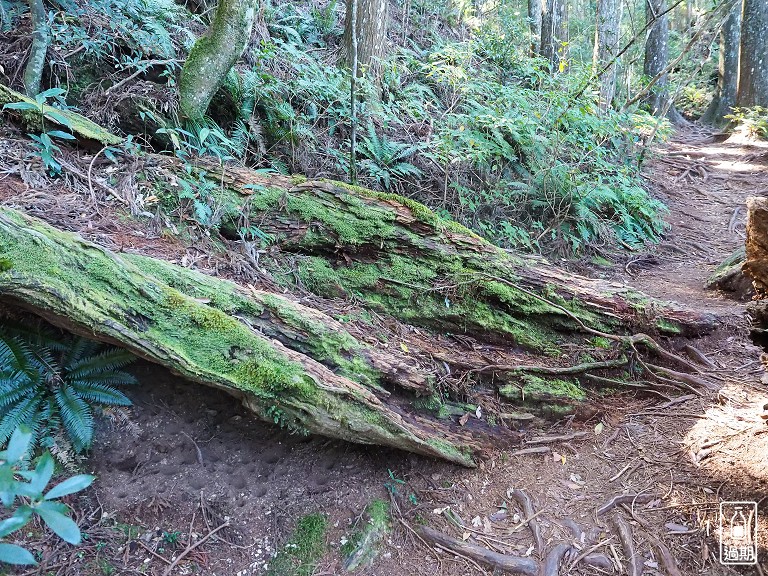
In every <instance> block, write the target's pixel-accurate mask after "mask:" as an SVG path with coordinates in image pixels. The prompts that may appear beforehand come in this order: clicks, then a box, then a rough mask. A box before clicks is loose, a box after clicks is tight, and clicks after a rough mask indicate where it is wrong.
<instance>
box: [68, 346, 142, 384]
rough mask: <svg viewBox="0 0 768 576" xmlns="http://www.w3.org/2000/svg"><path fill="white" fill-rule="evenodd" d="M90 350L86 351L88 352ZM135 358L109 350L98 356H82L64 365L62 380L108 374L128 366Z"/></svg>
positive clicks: (117, 350) (117, 349) (120, 350)
mask: <svg viewBox="0 0 768 576" xmlns="http://www.w3.org/2000/svg"><path fill="white" fill-rule="evenodd" d="M90 351H91V350H88V352H90ZM134 360H136V357H135V356H134V355H133V354H131V353H130V352H128V351H126V350H122V349H120V348H111V349H108V350H104V351H102V352H99V353H98V354H93V353H91V354H89V355H83V356H81V357H80V358H77V359H76V360H75V361H74V362H72V363H69V364H64V366H63V368H64V371H65V375H64V378H65V379H67V380H76V379H78V378H83V377H85V376H93V375H96V374H102V373H108V372H112V371H115V370H119V369H120V368H124V367H125V366H128V364H130V363H131V362H133V361H134Z"/></svg>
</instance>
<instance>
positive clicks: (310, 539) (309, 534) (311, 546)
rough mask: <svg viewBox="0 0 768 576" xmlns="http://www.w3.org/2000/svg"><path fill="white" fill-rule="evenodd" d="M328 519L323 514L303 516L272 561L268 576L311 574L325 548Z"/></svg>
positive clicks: (303, 575)
mask: <svg viewBox="0 0 768 576" xmlns="http://www.w3.org/2000/svg"><path fill="white" fill-rule="evenodd" d="M327 528H328V521H327V519H326V518H325V516H323V515H322V514H309V515H307V516H304V517H303V518H301V519H300V520H299V522H298V524H296V529H295V530H294V532H293V534H292V535H291V537H290V539H289V540H288V542H287V543H286V544H285V546H283V548H282V549H281V550H280V551H279V552H278V553H277V556H275V558H274V559H273V560H272V562H270V564H269V569H268V570H267V576H311V575H312V574H313V573H314V571H315V567H316V566H317V563H318V562H319V560H320V558H321V557H322V555H323V550H324V549H325V532H326V530H327Z"/></svg>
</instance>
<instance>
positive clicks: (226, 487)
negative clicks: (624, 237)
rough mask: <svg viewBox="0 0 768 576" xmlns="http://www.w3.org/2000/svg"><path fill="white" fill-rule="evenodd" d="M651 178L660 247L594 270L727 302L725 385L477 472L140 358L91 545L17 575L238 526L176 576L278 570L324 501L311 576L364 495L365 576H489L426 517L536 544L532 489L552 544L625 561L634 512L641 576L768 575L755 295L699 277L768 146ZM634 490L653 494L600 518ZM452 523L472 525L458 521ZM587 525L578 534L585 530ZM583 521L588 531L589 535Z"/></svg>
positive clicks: (681, 164)
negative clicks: (337, 433)
mask: <svg viewBox="0 0 768 576" xmlns="http://www.w3.org/2000/svg"><path fill="white" fill-rule="evenodd" d="M646 176H647V179H648V183H649V186H650V187H651V188H652V190H653V191H654V193H655V195H656V196H658V197H659V198H661V199H662V200H664V201H665V202H666V203H667V205H668V206H669V210H670V212H669V214H668V217H667V220H668V222H669V224H670V231H669V232H668V234H666V236H665V239H664V242H663V243H662V244H660V245H659V246H658V247H653V248H650V249H648V250H647V251H644V252H642V253H634V254H630V255H626V254H625V255H624V256H621V257H618V256H616V255H615V254H612V257H613V259H614V260H615V261H617V263H616V264H615V265H613V266H599V267H598V266H596V265H594V264H592V263H590V264H587V265H586V266H588V267H589V269H590V272H591V273H592V274H597V275H602V276H604V277H606V278H610V279H611V280H615V281H617V282H622V283H628V284H630V285H632V286H634V287H636V288H638V289H640V290H643V291H645V292H647V293H648V294H649V295H651V296H655V297H657V298H660V299H663V300H675V301H678V302H680V303H682V304H685V305H687V306H690V307H692V308H696V309H702V310H710V311H713V312H715V313H717V314H718V315H719V316H720V318H721V319H723V320H724V324H725V327H724V328H723V329H721V330H719V331H718V332H717V333H716V334H715V335H713V336H710V337H708V338H706V339H702V340H699V341H697V342H695V345H696V347H697V348H698V349H699V350H701V351H702V352H704V353H705V354H706V355H707V357H708V359H709V360H710V361H711V362H712V363H713V366H714V368H713V369H712V375H713V377H715V378H716V379H718V380H720V381H721V383H722V388H721V389H720V390H719V392H716V393H711V394H707V395H704V396H699V395H696V394H688V395H684V396H682V397H677V398H672V399H665V398H649V397H648V396H642V397H636V396H635V395H634V394H632V393H628V394H623V395H619V396H614V397H612V398H611V399H610V400H609V401H608V403H607V404H605V405H604V406H603V411H602V413H601V414H599V415H598V416H597V417H595V416H592V417H590V418H587V419H585V418H578V417H577V418H570V419H566V420H565V421H561V422H558V423H556V424H553V425H551V426H550V427H548V428H547V429H533V428H531V429H522V430H521V432H523V433H524V435H525V437H526V438H527V439H528V440H530V439H531V438H533V437H540V436H542V435H551V434H557V435H564V436H565V439H564V440H561V441H558V442H544V443H542V444H538V445H537V446H538V447H539V451H538V452H536V453H530V452H529V453H525V454H516V449H514V448H513V449H511V450H504V451H500V452H499V453H497V454H492V455H490V456H489V458H488V459H486V460H485V461H483V462H482V463H481V465H480V466H479V467H478V468H477V469H462V468H459V467H456V466H453V465H449V464H444V463H440V462H435V461H431V460H428V459H425V458H422V457H418V456H415V455H410V454H406V453H403V452H398V451H394V450H389V449H383V448H371V447H363V446H357V445H353V444H348V443H343V442H337V441H330V440H325V439H321V438H314V437H308V438H302V437H297V436H292V435H289V434H288V433H287V432H284V431H282V430H280V429H278V428H277V427H276V426H270V425H268V424H264V423H261V422H258V421H255V420H253V419H252V417H251V416H249V415H248V414H247V413H246V411H245V410H244V409H243V408H242V407H240V406H239V405H238V403H237V402H236V401H235V400H234V399H232V398H230V397H229V396H227V395H225V394H223V393H221V392H218V391H216V390H213V389H207V388H204V387H201V386H197V385H193V384H189V383H187V382H185V381H183V380H181V379H179V378H178V377H175V376H173V375H172V374H170V373H169V372H166V371H165V370H163V369H161V368H158V367H156V366H153V365H151V364H147V363H141V364H139V365H137V366H136V368H135V373H136V375H137V376H138V377H139V380H140V386H139V387H138V388H136V389H135V390H132V391H130V392H131V393H132V398H133V400H134V404H135V406H134V407H133V408H132V411H131V414H132V417H131V420H130V422H129V423H127V424H125V425H123V426H118V427H113V428H109V427H106V426H105V427H103V429H101V430H100V431H99V433H98V436H97V442H96V445H95V448H94V450H93V453H92V456H91V457H90V459H89V460H88V461H87V462H86V464H85V467H86V468H87V469H88V470H89V471H92V472H93V473H95V474H96V475H97V477H98V480H97V482H96V483H95V484H94V488H93V489H91V490H89V491H88V492H87V493H86V494H85V495H84V496H83V497H82V498H80V499H78V500H75V501H73V504H74V505H75V507H76V509H77V512H78V516H79V520H80V522H81V525H82V526H83V530H84V532H85V533H86V534H87V535H88V538H87V540H85V542H84V545H83V546H81V547H79V548H76V549H73V548H71V547H68V546H66V545H63V544H60V543H57V542H56V541H55V540H54V539H53V538H44V537H43V536H42V535H41V534H40V533H39V532H34V531H33V532H32V533H30V535H29V538H30V541H29V544H28V545H30V546H31V547H32V548H35V547H36V548H37V550H38V551H40V552H42V553H43V563H42V565H41V567H40V570H38V569H37V568H36V569H35V570H33V571H31V572H30V571H27V572H25V571H24V570H19V571H17V572H16V573H18V574H22V573H23V574H71V575H74V574H83V575H86V574H104V575H107V576H109V575H110V574H136V573H142V574H157V575H160V574H164V573H165V572H166V570H167V569H168V567H169V562H170V560H169V559H170V558H172V557H173V556H174V555H178V554H179V553H180V552H181V551H183V550H184V549H185V548H186V547H187V546H188V544H190V543H194V542H195V541H197V539H199V538H201V537H203V536H205V535H207V534H209V533H210V532H211V531H212V530H213V529H215V528H217V527H219V526H221V525H222V524H224V523H228V525H227V527H225V528H224V529H222V530H220V531H218V532H217V533H216V534H215V535H213V536H211V537H210V538H209V539H208V540H207V541H206V542H205V543H204V544H202V545H201V546H199V547H196V548H195V549H194V550H192V551H190V552H189V553H188V554H187V555H186V557H185V558H184V559H183V560H182V561H181V562H180V563H179V564H178V566H176V567H175V568H174V571H173V573H174V574H191V573H201V574H209V575H218V576H229V575H232V576H235V575H237V576H246V575H252V574H253V575H256V574H263V573H264V571H265V565H266V564H267V563H268V562H269V560H270V559H271V556H272V554H273V553H274V552H275V550H277V549H279V548H280V547H281V545H283V544H284V543H285V542H286V540H287V539H288V538H289V537H290V534H291V531H292V530H293V529H294V527H295V525H296V521H297V519H298V518H300V517H302V516H305V515H307V514H310V513H315V512H319V513H322V514H324V515H326V516H327V517H328V531H327V533H326V538H325V545H326V548H325V550H326V551H325V554H324V556H323V557H322V559H321V561H320V563H319V565H318V567H317V569H316V570H315V571H314V574H315V575H318V576H319V575H331V574H341V573H343V572H344V571H343V568H342V554H341V548H342V542H343V541H345V539H348V538H349V537H350V536H351V534H352V533H353V531H354V526H355V525H356V523H359V522H360V521H361V520H360V518H361V514H362V512H363V510H364V508H365V506H366V505H367V504H368V503H369V502H370V501H371V500H372V499H374V498H381V499H385V500H390V501H391V502H392V504H393V518H394V520H393V531H392V534H391V535H390V536H389V537H388V539H387V542H386V545H385V547H384V549H383V550H382V553H381V554H380V556H379V557H378V559H377V560H376V562H375V564H374V565H373V566H372V567H370V568H363V569H360V570H358V571H357V572H356V573H358V574H370V575H377V576H394V575H396V574H397V575H417V574H419V575H422V574H427V575H446V576H459V575H464V574H476V573H479V574H490V573H491V571H490V570H488V571H485V570H484V569H483V568H482V567H480V566H479V565H477V564H475V563H474V562H473V561H471V560H469V559H467V558H464V557H460V556H454V555H452V554H449V553H445V552H442V551H436V550H434V549H430V548H429V547H427V546H426V545H425V544H424V543H423V542H422V541H421V540H420V539H419V538H418V537H416V536H415V532H414V528H415V527H417V526H418V525H419V524H423V523H426V524H428V525H432V526H435V527H439V528H442V527H444V526H448V527H449V531H450V532H451V533H452V534H453V536H454V537H456V538H462V537H468V538H472V539H474V540H475V541H476V542H477V543H479V544H481V545H483V546H486V547H488V548H490V549H496V550H498V551H501V552H507V553H511V554H518V555H525V554H531V553H532V554H534V555H535V554H536V550H535V542H534V538H533V535H532V533H531V530H529V529H528V528H526V527H525V526H520V519H521V516H522V513H521V512H520V511H518V510H517V509H516V508H515V506H516V504H514V501H513V500H512V499H510V498H509V496H508V494H507V493H508V491H509V490H510V489H522V490H524V491H525V492H527V494H528V495H530V497H531V498H532V500H533V502H534V506H535V509H536V511H537V512H538V515H537V520H538V522H539V526H540V528H541V530H542V534H543V536H544V540H545V542H546V546H547V548H551V547H552V546H554V545H555V544H557V543H559V542H569V543H570V542H574V541H575V544H576V545H577V547H579V548H583V549H588V548H592V547H593V546H594V548H595V551H598V552H602V553H604V554H606V555H607V556H608V558H610V559H611V560H612V561H613V562H618V560H619V558H620V557H622V556H623V554H624V553H623V549H622V543H621V542H620V541H619V539H618V537H617V536H615V535H614V531H613V529H612V528H611V526H612V525H613V522H614V518H615V517H616V516H620V517H621V518H623V519H624V520H625V521H626V523H627V524H628V525H629V526H630V527H631V529H632V532H633V540H634V549H635V552H636V553H637V554H638V555H639V557H640V559H641V560H642V565H643V573H644V574H665V575H668V576H676V575H677V574H682V575H685V576H693V575H697V574H707V575H710V574H711V575H721V574H722V575H725V574H736V573H739V574H750V575H756V576H764V575H765V574H766V573H768V515H767V514H766V510H768V457H767V456H766V455H768V426H766V422H765V420H763V419H761V415H762V413H763V406H764V405H765V404H766V403H768V388H766V386H765V385H763V384H761V382H760V380H761V377H762V376H763V374H764V370H763V367H762V365H761V363H760V352H761V350H760V349H759V348H757V347H756V346H754V345H753V344H752V342H751V341H750V339H749V328H748V326H749V322H748V320H747V318H746V315H745V312H744V305H743V303H740V302H738V301H735V300H731V299H727V298H725V297H724V296H723V295H720V294H717V293H712V292H707V291H705V290H704V288H703V284H704V281H705V280H706V278H707V277H708V276H709V275H710V274H711V272H712V271H713V270H714V268H715V267H716V266H717V265H718V264H719V263H720V262H722V260H723V259H725V258H726V257H727V256H728V255H730V253H731V252H733V251H734V250H735V249H736V248H737V247H738V246H740V245H742V244H743V241H744V219H745V207H744V201H745V199H746V198H747V197H748V196H753V195H761V194H765V195H768V146H765V145H759V144H755V143H749V142H745V141H737V140H734V141H727V142H716V141H715V139H714V138H713V137H712V136H711V135H708V134H705V133H699V132H696V131H693V130H690V131H687V132H685V133H682V134H679V135H678V136H677V137H676V138H675V139H674V140H673V141H672V142H670V143H667V144H664V145H662V146H660V148H659V149H658V150H657V151H656V154H655V156H654V158H653V159H652V160H651V161H650V162H649V163H648V168H647V170H646ZM25 181H26V183H22V182H21V180H18V179H17V178H16V177H15V176H11V177H7V178H5V179H4V180H0V201H2V202H4V203H8V204H11V205H16V206H22V207H25V208H26V209H27V210H29V209H30V208H33V207H35V206H36V201H35V198H38V199H40V203H38V204H37V209H36V210H35V212H36V215H37V216H40V217H43V218H47V219H48V220H49V221H52V222H53V223H54V224H57V225H60V224H62V222H61V220H62V216H61V214H63V213H65V212H67V213H69V214H70V215H71V217H70V218H68V219H67V218H65V220H67V223H66V224H67V225H66V226H63V227H65V228H69V229H79V231H81V232H84V233H86V232H88V226H89V225H90V224H88V223H87V222H89V221H88V220H87V219H85V218H81V217H80V215H79V212H78V210H77V209H76V208H74V206H75V205H76V204H72V205H71V206H70V207H69V208H66V206H65V204H66V202H67V200H66V198H64V197H62V196H59V197H57V199H56V200H55V201H52V200H51V199H50V197H45V198H43V196H44V194H43V191H42V190H35V186H34V182H32V184H30V178H25ZM51 202H54V203H58V204H56V206H53V205H52V204H51ZM54 208H56V209H54ZM104 218H106V219H109V216H108V215H107V216H104ZM78 222H81V224H77V223H78ZM112 222H113V223H115V222H117V220H116V219H112ZM111 229H112V233H111V234H112V237H111V239H108V240H109V243H111V244H112V245H120V246H123V245H126V244H128V245H135V244H137V243H141V244H143V245H144V246H145V247H147V246H149V247H150V248H152V249H151V250H149V251H150V252H152V253H162V252H163V251H164V250H165V251H170V252H172V251H173V250H174V247H173V246H169V244H168V241H167V240H165V239H163V238H160V237H152V236H151V235H150V234H149V233H147V232H146V231H142V230H138V229H132V228H131V226H122V225H113V226H112V227H111ZM102 240H103V241H105V242H107V240H104V239H102ZM619 258H623V261H618V259H619ZM545 440H546V438H545ZM621 494H633V495H640V497H639V498H637V499H636V501H635V502H634V503H632V502H630V503H629V504H623V505H619V506H617V507H615V508H614V509H613V510H611V511H610V512H609V513H607V514H605V515H601V516H598V515H597V512H596V511H597V510H598V509H599V508H600V507H601V506H602V505H603V504H605V503H606V502H609V501H611V500H612V499H613V498H614V497H615V496H617V495H621ZM722 500H754V501H759V502H760V503H761V504H760V507H761V510H762V514H761V515H760V518H759V539H760V562H761V564H762V566H765V568H761V567H760V566H758V567H743V568H739V569H738V570H734V569H732V568H727V567H724V566H721V565H720V563H719V562H718V554H719V550H718V537H717V528H718V523H719V521H718V508H719V503H720V501H722ZM449 510H450V512H449ZM451 512H452V514H451ZM451 517H452V518H454V519H456V518H459V519H460V520H459V521H460V522H463V524H464V526H465V527H464V528H461V529H460V528H457V527H456V525H455V523H451V522H449V518H451ZM573 522H575V523H576V524H578V526H579V528H580V530H576V531H574V527H573ZM579 532H583V533H584V535H583V536H579V535H575V534H578V533H579ZM36 538H39V539H36ZM659 542H661V543H662V545H661V546H660V545H659ZM665 549H668V550H669V551H670V554H668V555H666V554H664V552H663V550H665ZM668 557H672V558H673V563H674V564H676V566H677V568H675V566H670V565H669V558H668ZM565 566H566V568H564V569H562V570H561V574H566V573H567V574H584V575H587V574H602V573H618V571H617V570H616V569H615V567H614V571H613V572H611V571H605V570H602V569H598V568H594V567H588V566H585V565H583V564H577V565H576V566H573V567H570V569H569V568H568V567H569V566H570V564H569V562H566V563H565ZM676 569H677V570H679V571H678V572H676V571H675V570H676ZM307 574H309V573H307Z"/></svg>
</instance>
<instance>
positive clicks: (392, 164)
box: [358, 124, 424, 190]
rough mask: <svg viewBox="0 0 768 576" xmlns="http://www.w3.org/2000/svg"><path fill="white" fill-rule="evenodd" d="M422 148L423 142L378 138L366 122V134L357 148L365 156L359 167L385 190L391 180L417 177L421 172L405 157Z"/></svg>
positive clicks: (389, 187) (373, 129)
mask: <svg viewBox="0 0 768 576" xmlns="http://www.w3.org/2000/svg"><path fill="white" fill-rule="evenodd" d="M423 148H424V146H423V144H416V145H412V144H405V143H403V142H394V141H392V140H387V139H386V138H380V137H379V136H378V135H377V134H376V129H375V128H374V127H373V124H368V135H367V136H363V137H362V138H361V141H360V144H359V147H358V150H359V152H360V153H362V155H363V156H365V158H366V159H365V160H363V161H362V162H361V163H360V167H361V168H362V169H364V170H366V171H367V172H368V175H369V176H370V177H371V178H373V179H374V180H375V181H376V182H378V183H379V184H380V185H381V186H383V187H384V188H385V189H386V190H390V189H391V188H392V183H393V180H404V179H406V178H408V177H418V176H421V175H422V174H423V173H422V171H421V170H419V169H418V168H417V167H416V166H414V165H413V164H411V163H410V162H407V159H408V158H410V157H411V156H413V155H414V154H416V153H417V152H418V151H420V150H422V149H423Z"/></svg>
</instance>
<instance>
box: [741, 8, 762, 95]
mask: <svg viewBox="0 0 768 576" xmlns="http://www.w3.org/2000/svg"><path fill="white" fill-rule="evenodd" d="M766 33H768V2H766V1H765V0H744V6H743V10H742V13H741V49H740V53H739V87H738V96H737V103H738V105H739V106H742V107H747V106H768V39H767V38H766Z"/></svg>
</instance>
